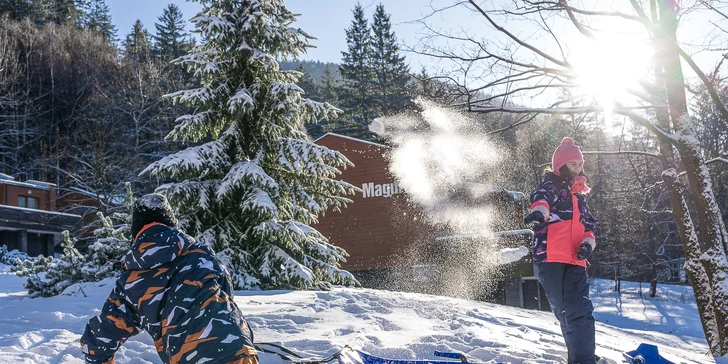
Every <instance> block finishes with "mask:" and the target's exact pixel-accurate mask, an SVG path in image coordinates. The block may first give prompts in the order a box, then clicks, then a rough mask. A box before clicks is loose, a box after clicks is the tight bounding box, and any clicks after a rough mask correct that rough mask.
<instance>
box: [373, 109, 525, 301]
mask: <svg viewBox="0 0 728 364" xmlns="http://www.w3.org/2000/svg"><path fill="white" fill-rule="evenodd" d="M416 105H417V107H418V108H419V112H417V113H410V114H400V115H397V116H392V117H382V118H379V119H376V120H375V121H374V122H372V124H371V125H370V130H371V131H372V132H374V133H377V134H379V135H380V136H383V137H385V138H387V139H389V140H390V141H391V143H392V144H393V145H394V147H393V149H392V151H391V155H390V166H389V169H390V172H391V173H392V174H393V175H394V177H395V178H396V179H397V181H398V183H399V185H400V186H401V187H402V188H403V189H404V190H405V191H406V192H407V195H408V197H409V198H410V199H411V200H412V203H414V204H417V205H418V206H419V207H421V209H422V210H423V214H424V217H425V218H426V219H428V220H429V223H430V224H432V225H433V226H435V227H436V228H435V230H436V231H437V233H436V238H435V239H434V240H435V241H434V242H433V241H429V242H421V243H420V244H418V247H419V249H418V250H417V251H416V252H412V254H415V255H419V257H418V258H419V259H418V260H420V261H422V260H424V261H435V262H436V264H434V265H430V266H428V267H427V269H428V270H435V271H436V273H435V274H432V272H431V271H430V272H422V273H423V274H428V275H431V276H434V277H435V278H434V279H435V280H436V283H435V284H434V285H435V286H436V287H437V289H436V291H437V292H436V293H441V294H446V295H452V296H459V297H466V298H484V296H487V295H488V294H489V291H490V290H491V288H493V287H492V284H493V283H494V282H493V278H496V276H497V274H498V267H499V266H500V265H501V264H503V263H504V261H503V259H510V260H513V258H512V257H514V256H517V257H516V258H515V260H517V259H519V258H520V257H522V256H523V255H525V254H526V253H527V249H525V248H523V249H520V251H521V253H520V256H518V252H516V254H514V251H513V249H504V248H503V247H502V246H499V244H498V240H499V239H497V238H494V236H493V231H494V226H497V225H498V220H499V218H500V217H501V216H500V215H501V211H499V209H498V208H497V207H496V206H495V204H493V203H492V201H493V197H494V196H498V195H499V194H505V195H507V194H508V192H507V191H505V190H504V189H502V188H498V187H497V186H498V185H499V183H498V176H500V175H501V171H503V169H504V168H506V167H507V166H505V165H503V160H504V158H502V156H501V153H500V151H499V148H498V146H497V145H496V143H494V142H492V141H491V139H490V138H489V137H488V136H487V134H486V133H485V130H484V126H483V125H482V123H479V122H478V121H477V120H475V119H473V118H469V117H467V116H465V115H463V114H461V113H457V112H454V111H451V110H447V109H445V108H442V107H439V106H437V105H435V104H434V103H431V102H428V101H424V100H421V99H418V100H416ZM500 207H501V208H502V206H500ZM422 255H428V256H429V257H430V258H429V259H427V258H425V259H422ZM506 257H507V258H506Z"/></svg>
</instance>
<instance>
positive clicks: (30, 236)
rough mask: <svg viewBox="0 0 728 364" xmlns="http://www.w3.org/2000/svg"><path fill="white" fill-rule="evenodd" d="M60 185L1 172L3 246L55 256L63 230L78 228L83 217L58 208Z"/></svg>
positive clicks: (0, 207)
mask: <svg viewBox="0 0 728 364" xmlns="http://www.w3.org/2000/svg"><path fill="white" fill-rule="evenodd" d="M56 197H57V196H56V185H54V184H52V183H47V182H40V181H33V180H28V181H25V182H18V181H15V179H14V178H13V177H12V176H8V175H6V174H0V245H6V246H7V247H8V249H10V250H12V249H18V250H20V251H23V252H26V253H28V255H30V256H38V255H45V256H52V255H53V251H54V248H55V246H56V245H57V244H59V243H60V242H61V241H62V235H61V232H62V231H63V230H68V229H72V228H74V227H75V226H76V225H77V223H78V222H79V221H80V219H81V216H79V215H75V214H66V213H60V212H58V211H57V210H56Z"/></svg>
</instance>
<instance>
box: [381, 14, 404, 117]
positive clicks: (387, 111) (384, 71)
mask: <svg viewBox="0 0 728 364" xmlns="http://www.w3.org/2000/svg"><path fill="white" fill-rule="evenodd" d="M372 33H373V36H372V61H373V62H372V65H373V67H374V75H375V82H374V93H373V94H374V99H375V100H376V103H377V107H378V109H379V112H380V113H381V114H382V115H392V114H395V113H398V112H402V111H403V110H404V109H405V108H407V107H409V106H412V96H411V95H410V93H411V92H410V87H409V85H408V84H409V83H410V80H411V79H412V76H411V75H410V70H409V66H407V64H406V63H405V58H404V56H402V55H400V52H399V45H398V44H397V36H396V35H395V34H394V31H392V23H391V21H390V20H389V14H387V13H386V12H385V11H384V5H382V4H379V5H377V9H376V10H375V11H374V21H373V22H372Z"/></svg>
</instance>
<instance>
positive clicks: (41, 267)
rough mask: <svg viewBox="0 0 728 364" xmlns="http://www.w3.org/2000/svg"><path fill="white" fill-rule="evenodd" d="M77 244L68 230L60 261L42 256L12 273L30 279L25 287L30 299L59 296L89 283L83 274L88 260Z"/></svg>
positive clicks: (64, 238) (64, 236)
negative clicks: (84, 265) (75, 284)
mask: <svg viewBox="0 0 728 364" xmlns="http://www.w3.org/2000/svg"><path fill="white" fill-rule="evenodd" d="M75 244H76V239H74V238H72V237H71V235H70V234H69V233H68V230H66V231H64V232H63V242H62V243H61V246H63V254H61V256H60V257H59V258H58V259H53V257H44V256H40V257H38V259H34V260H26V261H23V262H22V263H21V264H20V265H18V266H15V267H12V268H11V269H10V271H11V272H13V273H15V274H17V275H18V276H21V277H28V278H27V279H26V280H25V283H24V284H23V286H24V287H25V289H27V290H28V293H29V294H30V297H33V298H34V297H50V296H55V295H58V294H59V293H61V292H63V290H65V289H66V288H68V287H69V286H70V285H72V284H74V283H77V282H84V281H87V279H85V277H84V276H83V273H82V272H81V265H82V264H84V262H85V260H86V259H85V257H84V256H83V254H81V253H79V252H78V250H77V249H76V247H75V246H74V245H75Z"/></svg>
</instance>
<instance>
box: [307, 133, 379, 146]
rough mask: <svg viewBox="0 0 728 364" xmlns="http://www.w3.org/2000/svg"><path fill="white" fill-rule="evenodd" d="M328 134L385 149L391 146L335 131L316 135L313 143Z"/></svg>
mask: <svg viewBox="0 0 728 364" xmlns="http://www.w3.org/2000/svg"><path fill="white" fill-rule="evenodd" d="M328 135H331V136H334V137H338V138H342V139H348V140H352V141H355V142H359V143H364V144H370V145H374V146H377V147H379V148H387V149H390V148H391V147H390V146H388V145H384V144H379V143H375V142H370V141H368V140H364V139H358V138H354V137H350V136H346V135H341V134H336V133H326V134H324V135H322V136H320V137H318V138H317V139H316V140H314V143H315V142H317V141H319V140H321V139H323V138H326V136H328Z"/></svg>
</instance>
